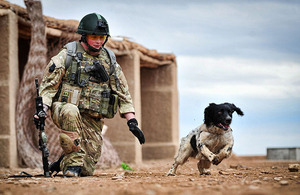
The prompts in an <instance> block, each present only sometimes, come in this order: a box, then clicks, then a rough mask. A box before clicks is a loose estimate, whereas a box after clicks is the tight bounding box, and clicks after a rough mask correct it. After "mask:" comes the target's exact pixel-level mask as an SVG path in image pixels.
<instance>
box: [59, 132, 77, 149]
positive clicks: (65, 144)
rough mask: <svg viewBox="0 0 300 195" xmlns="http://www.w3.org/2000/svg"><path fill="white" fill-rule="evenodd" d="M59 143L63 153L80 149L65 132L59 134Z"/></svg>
mask: <svg viewBox="0 0 300 195" xmlns="http://www.w3.org/2000/svg"><path fill="white" fill-rule="evenodd" d="M59 143H60V146H61V148H62V149H63V151H64V153H65V154H70V153H72V152H77V151H78V150H80V146H79V145H75V143H74V141H73V140H72V139H71V138H70V137H69V136H68V135H67V134H65V133H61V134H59Z"/></svg>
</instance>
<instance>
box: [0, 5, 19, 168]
mask: <svg viewBox="0 0 300 195" xmlns="http://www.w3.org/2000/svg"><path fill="white" fill-rule="evenodd" d="M0 35H7V36H8V37H7V36H0V42H1V44H0V64H1V68H0V151H1V152H0V167H17V142H16V132H15V108H16V97H17V90H18V85H19V76H18V75H19V72H18V71H19V68H18V23H17V17H16V15H15V14H13V13H12V12H11V11H10V10H0Z"/></svg>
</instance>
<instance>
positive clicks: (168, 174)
mask: <svg viewBox="0 0 300 195" xmlns="http://www.w3.org/2000/svg"><path fill="white" fill-rule="evenodd" d="M166 176H176V174H175V173H167V174H166Z"/></svg>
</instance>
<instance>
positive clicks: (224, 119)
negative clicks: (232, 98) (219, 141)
mask: <svg viewBox="0 0 300 195" xmlns="http://www.w3.org/2000/svg"><path fill="white" fill-rule="evenodd" d="M233 112H236V113H237V114H239V115H241V116H243V115H244V113H243V111H242V110H241V109H240V108H238V107H236V106H235V105H234V104H230V103H223V104H215V103H210V104H209V106H208V107H206V108H205V110H204V124H206V126H207V128H209V127H210V126H212V125H215V126H217V127H219V128H222V129H224V130H225V131H226V130H228V128H229V127H230V124H231V121H232V113H233Z"/></svg>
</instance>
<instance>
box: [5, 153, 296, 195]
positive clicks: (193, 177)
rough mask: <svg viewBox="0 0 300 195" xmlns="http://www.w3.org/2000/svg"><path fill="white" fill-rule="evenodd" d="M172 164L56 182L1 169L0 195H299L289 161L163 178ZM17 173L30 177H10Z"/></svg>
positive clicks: (227, 164) (237, 160) (187, 168)
mask: <svg viewBox="0 0 300 195" xmlns="http://www.w3.org/2000/svg"><path fill="white" fill-rule="evenodd" d="M172 163H173V160H172V159H166V160H157V161H145V162H143V164H138V165H136V164H130V167H131V168H133V169H135V170H134V171H125V170H123V169H121V168H120V167H116V168H109V169H97V170H96V171H95V174H94V176H92V177H80V178H64V177H63V176H62V175H61V174H59V175H58V176H56V177H54V178H45V177H42V176H38V174H41V173H42V170H41V169H24V168H23V169H0V195H2V194H3V195H15V194H39V195H42V194H55V195H58V194H64V195H66V194H72V195H79V194H105V195H108V194H113V195H114V194H115V195H119V194H139V195H140V194H142V195H144V194H145V195H160V194H162V195H165V194H168V195H177V194H178V195H194V194H249V195H250V194H251V195H252V194H257V195H261V194H272V195H276V194H284V195H285V194H293V195H294V194H295V195H296V194H297V195H300V172H299V171H298V172H290V171H289V170H288V166H289V164H295V163H297V164H299V163H300V162H299V161H298V162H292V161H267V160H265V158H263V157H251V158H250V157H236V156H233V157H231V158H230V159H227V160H224V161H223V162H222V163H221V164H219V165H218V166H212V167H211V173H212V175H209V176H199V174H198V170H197V166H196V164H197V162H196V161H195V160H194V159H190V160H189V162H187V163H186V164H185V165H183V166H180V167H179V168H178V171H177V176H173V177H167V176H165V174H166V173H167V171H168V170H169V168H170V166H171V164H172ZM21 171H26V172H27V173H30V174H33V175H35V176H34V177H26V178H24V177H23V178H20V177H17V178H16V177H10V176H13V175H17V174H19V173H20V172H21Z"/></svg>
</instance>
